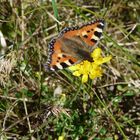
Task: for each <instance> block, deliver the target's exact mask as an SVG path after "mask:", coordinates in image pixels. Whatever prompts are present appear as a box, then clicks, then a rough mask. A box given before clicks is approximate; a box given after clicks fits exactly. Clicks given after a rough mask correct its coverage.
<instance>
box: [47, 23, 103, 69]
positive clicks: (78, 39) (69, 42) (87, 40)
mask: <svg viewBox="0 0 140 140" xmlns="http://www.w3.org/2000/svg"><path fill="white" fill-rule="evenodd" d="M103 28H104V21H103V20H96V21H93V22H90V23H88V24H85V25H83V26H81V27H71V28H65V29H63V30H62V31H61V32H60V34H59V35H58V37H57V38H56V39H53V40H52V41H51V42H50V43H49V45H48V60H47V64H45V67H46V69H47V70H58V69H63V68H66V67H68V66H71V65H73V64H75V63H77V62H79V61H80V60H82V59H86V60H89V61H90V53H91V52H90V50H91V49H92V47H93V46H94V45H95V44H96V43H97V41H98V40H99V39H100V37H101V35H102V31H103Z"/></svg>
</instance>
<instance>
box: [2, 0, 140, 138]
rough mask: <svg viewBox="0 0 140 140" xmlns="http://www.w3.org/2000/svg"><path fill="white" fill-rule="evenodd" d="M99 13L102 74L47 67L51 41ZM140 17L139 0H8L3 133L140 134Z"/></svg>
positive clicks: (4, 0)
mask: <svg viewBox="0 0 140 140" xmlns="http://www.w3.org/2000/svg"><path fill="white" fill-rule="evenodd" d="M98 18H100V19H104V20H105V22H106V27H105V29H104V33H103V38H102V39H101V40H100V42H99V44H98V47H100V48H101V49H102V50H103V55H104V56H108V55H112V59H111V61H110V63H107V64H105V65H104V66H103V68H104V70H105V72H104V74H103V76H102V77H101V78H97V79H95V80H90V79H89V80H88V82H87V83H84V84H83V83H81V79H80V78H79V77H75V76H73V75H72V73H71V72H70V70H68V69H65V70H61V71H56V72H50V73H48V72H46V71H45V70H44V67H43V64H45V63H46V60H47V50H48V43H49V41H50V40H51V39H52V38H54V37H55V36H57V34H58V33H59V31H60V30H61V29H63V28H64V27H71V26H74V25H75V26H77V25H82V24H85V23H87V22H89V21H91V20H94V19H98ZM139 23H140V1H139V0H135V1H132V0H124V1H123V0H106V1H103V0H102V1H101V0H99V1H96V0H73V1H72V0H58V1H57V2H56V0H44V1H41V0H40V1H36V0H30V1H29V0H23V1H21V0H15V1H10V0H1V1H0V139H1V140H8V139H14V138H15V139H18V140H20V139H21V140H24V139H26V140H27V139H36V140H57V139H59V140H67V139H71V140H79V139H80V140H121V139H131V140H134V139H135V140H138V139H140V24H139ZM2 35H3V36H2ZM5 42H6V44H5Z"/></svg>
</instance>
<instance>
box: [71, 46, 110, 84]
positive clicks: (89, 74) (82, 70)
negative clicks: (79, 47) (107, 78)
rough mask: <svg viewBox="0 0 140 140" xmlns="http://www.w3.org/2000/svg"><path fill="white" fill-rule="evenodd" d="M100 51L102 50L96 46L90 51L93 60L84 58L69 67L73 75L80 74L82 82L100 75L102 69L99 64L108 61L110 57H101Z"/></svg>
mask: <svg viewBox="0 0 140 140" xmlns="http://www.w3.org/2000/svg"><path fill="white" fill-rule="evenodd" d="M101 52H102V50H101V49H100V48H96V49H95V50H94V51H93V52H92V53H91V57H92V58H93V62H89V61H87V60H84V61H82V62H81V63H79V64H76V65H73V66H71V67H69V69H70V70H71V71H72V72H73V75H74V76H77V77H79V76H82V83H86V82H87V81H88V78H90V79H95V78H96V77H101V76H102V73H103V69H102V68H101V64H103V63H106V62H108V61H110V59H111V58H112V57H111V56H108V57H102V55H101Z"/></svg>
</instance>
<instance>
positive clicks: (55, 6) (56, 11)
mask: <svg viewBox="0 0 140 140" xmlns="http://www.w3.org/2000/svg"><path fill="white" fill-rule="evenodd" d="M52 7H53V12H54V16H55V18H56V19H58V20H59V14H58V10H57V5H56V2H55V0H52ZM57 29H58V31H59V24H58V23H57Z"/></svg>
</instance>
